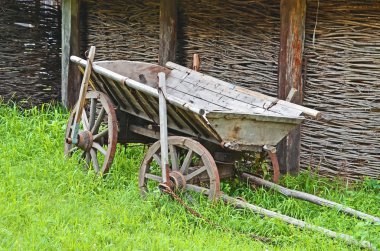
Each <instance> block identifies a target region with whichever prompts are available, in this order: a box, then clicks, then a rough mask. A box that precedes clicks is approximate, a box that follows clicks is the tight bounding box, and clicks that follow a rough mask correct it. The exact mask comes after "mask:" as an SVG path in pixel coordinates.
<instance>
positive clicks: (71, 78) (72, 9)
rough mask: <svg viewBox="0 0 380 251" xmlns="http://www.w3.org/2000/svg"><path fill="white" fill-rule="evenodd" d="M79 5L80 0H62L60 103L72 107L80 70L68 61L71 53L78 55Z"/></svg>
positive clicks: (76, 95)
mask: <svg viewBox="0 0 380 251" xmlns="http://www.w3.org/2000/svg"><path fill="white" fill-rule="evenodd" d="M79 5H80V0H62V59H61V60H62V61H61V63H62V65H61V71H62V75H61V78H62V80H61V81H62V82H61V96H62V103H63V105H64V106H66V107H68V108H72V107H74V105H75V103H76V101H77V100H78V95H79V89H80V72H79V70H78V68H77V66H75V65H74V64H72V63H70V56H71V55H78V56H79V41H80V39H79Z"/></svg>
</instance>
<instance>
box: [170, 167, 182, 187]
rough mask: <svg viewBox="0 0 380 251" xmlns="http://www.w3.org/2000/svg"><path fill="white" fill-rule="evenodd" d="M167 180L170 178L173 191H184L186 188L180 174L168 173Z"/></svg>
mask: <svg viewBox="0 0 380 251" xmlns="http://www.w3.org/2000/svg"><path fill="white" fill-rule="evenodd" d="M169 178H170V181H171V182H172V183H173V185H174V189H176V190H184V189H185V188H186V179H185V176H183V174H182V173H180V172H178V171H173V172H170V174H169Z"/></svg>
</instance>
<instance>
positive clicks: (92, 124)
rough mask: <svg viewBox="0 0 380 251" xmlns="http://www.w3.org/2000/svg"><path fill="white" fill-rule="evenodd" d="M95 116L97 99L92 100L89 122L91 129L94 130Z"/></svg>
mask: <svg viewBox="0 0 380 251" xmlns="http://www.w3.org/2000/svg"><path fill="white" fill-rule="evenodd" d="M95 116H96V99H94V98H92V99H91V104H90V121H89V129H92V127H93V126H94V124H95Z"/></svg>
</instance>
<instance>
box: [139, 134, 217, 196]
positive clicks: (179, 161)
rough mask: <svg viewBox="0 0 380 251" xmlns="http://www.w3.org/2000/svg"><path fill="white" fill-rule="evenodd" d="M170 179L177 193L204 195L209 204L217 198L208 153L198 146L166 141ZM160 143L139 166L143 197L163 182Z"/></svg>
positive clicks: (186, 140)
mask: <svg viewBox="0 0 380 251" xmlns="http://www.w3.org/2000/svg"><path fill="white" fill-rule="evenodd" d="M168 144H169V157H170V174H169V176H170V179H171V181H172V183H173V184H174V186H175V188H176V189H181V190H192V191H196V192H201V193H202V192H205V193H206V194H207V195H208V198H209V199H210V200H212V201H214V200H217V199H219V197H220V179H219V173H218V169H217V166H216V164H215V161H214V159H213V157H212V156H211V154H210V152H209V151H208V150H207V149H206V148H205V147H204V146H203V145H201V144H200V143H199V142H197V141H195V140H193V139H190V138H186V137H180V136H171V137H168ZM160 157H161V153H160V142H159V141H157V142H156V143H154V144H153V145H152V146H151V147H149V149H148V151H147V153H146V154H145V157H144V159H143V161H142V163H141V166H140V172H139V188H140V190H141V194H142V195H143V196H145V195H146V193H147V192H149V191H150V190H152V189H153V188H155V187H157V186H158V184H159V183H160V182H162V173H161V166H160V165H161V160H160V159H161V158H160Z"/></svg>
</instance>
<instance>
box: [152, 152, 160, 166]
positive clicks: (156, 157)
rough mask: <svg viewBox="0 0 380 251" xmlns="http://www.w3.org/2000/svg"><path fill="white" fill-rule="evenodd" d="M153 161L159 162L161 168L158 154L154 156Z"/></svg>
mask: <svg viewBox="0 0 380 251" xmlns="http://www.w3.org/2000/svg"><path fill="white" fill-rule="evenodd" d="M153 159H154V160H155V161H156V162H157V164H158V165H159V166H161V158H160V156H158V154H157V153H155V154H153Z"/></svg>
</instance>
